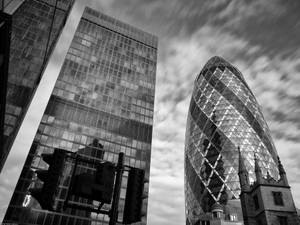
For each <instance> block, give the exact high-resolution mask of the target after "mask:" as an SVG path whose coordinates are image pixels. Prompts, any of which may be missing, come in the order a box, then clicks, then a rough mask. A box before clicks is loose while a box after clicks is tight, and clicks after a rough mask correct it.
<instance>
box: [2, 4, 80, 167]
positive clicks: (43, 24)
mask: <svg viewBox="0 0 300 225" xmlns="http://www.w3.org/2000/svg"><path fill="white" fill-rule="evenodd" d="M73 4H74V0H51V1H49V0H25V1H20V0H10V1H3V2H2V3H1V5H2V7H3V8H4V9H3V10H4V12H5V11H6V9H7V8H16V7H17V8H16V9H14V11H13V13H12V15H11V18H12V27H11V41H10V50H9V51H10V53H9V68H8V73H7V74H3V75H1V76H4V75H5V76H6V77H7V79H6V80H7V83H5V84H4V83H2V84H1V88H2V86H5V88H6V90H7V93H6V95H4V96H6V99H5V101H2V100H1V102H3V106H2V104H1V112H0V113H1V115H3V114H4V117H3V118H4V121H1V126H2V127H1V130H2V131H3V132H1V134H0V135H1V139H0V140H1V143H0V144H1V149H0V172H1V170H2V168H3V165H4V163H5V161H6V158H7V156H8V154H9V151H10V148H11V146H12V144H13V141H14V139H15V137H16V135H17V132H18V130H19V128H20V125H21V123H22V121H23V118H24V116H25V113H26V111H27V109H28V107H29V104H30V102H31V99H32V97H33V95H34V93H35V90H36V88H37V86H38V84H39V81H40V79H41V76H42V74H43V72H44V69H45V67H46V65H47V62H48V60H49V57H50V55H51V53H52V52H53V49H54V47H55V45H56V42H57V40H58V37H59V35H60V34H61V31H62V29H63V27H64V25H65V22H66V19H67V17H68V15H69V13H70V10H71V7H72V6H73ZM8 11H9V10H8ZM1 118H2V116H1Z"/></svg>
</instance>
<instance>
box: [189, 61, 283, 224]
mask: <svg viewBox="0 0 300 225" xmlns="http://www.w3.org/2000/svg"><path fill="white" fill-rule="evenodd" d="M238 148H240V150H241V152H242V155H243V158H244V159H246V161H245V164H246V167H247V169H248V171H249V176H250V180H252V181H253V180H255V174H254V153H256V155H257V157H258V158H259V160H260V162H261V168H262V169H263V174H264V175H266V174H267V173H269V174H270V175H271V176H273V177H274V178H275V179H277V178H278V170H277V152H276V149H275V147H274V144H273V141H272V139H271V137H270V131H269V128H268V126H267V124H266V122H265V120H264V117H263V115H262V112H261V109H260V107H259V105H258V103H257V101H256V99H255V97H254V95H253V93H252V91H251V90H250V88H249V86H248V85H247V83H246V81H245V79H244V78H243V75H242V74H241V72H240V71H238V70H237V69H236V68H235V67H234V66H232V65H231V64H230V63H228V62H226V61H225V60H224V59H222V58H220V57H213V58H211V59H210V60H209V61H208V62H207V63H206V65H205V66H204V68H203V69H202V71H201V72H200V74H199V75H198V76H197V78H196V80H195V83H194V90H193V93H192V99H191V103H190V107H189V111H188V119H187V129H186V139H185V205H186V219H187V220H186V221H187V224H193V223H194V222H193V221H195V220H196V219H197V217H198V216H199V215H200V214H202V213H205V212H209V211H210V210H211V207H212V205H213V204H214V203H216V202H218V203H220V204H222V205H226V204H227V201H228V200H231V199H237V198H239V194H240V184H239V178H238Z"/></svg>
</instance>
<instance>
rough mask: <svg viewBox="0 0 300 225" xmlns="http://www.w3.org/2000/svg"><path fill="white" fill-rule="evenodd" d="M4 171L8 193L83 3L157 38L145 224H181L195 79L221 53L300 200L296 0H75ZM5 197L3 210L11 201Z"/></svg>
mask: <svg viewBox="0 0 300 225" xmlns="http://www.w3.org/2000/svg"><path fill="white" fill-rule="evenodd" d="M77 1H78V2H77V4H76V6H75V7H74V10H73V12H72V14H71V17H70V19H69V21H68V23H67V27H66V30H65V31H64V33H63V35H62V38H61V40H60V42H59V44H58V46H59V48H58V49H56V51H55V54H54V55H53V59H52V61H51V62H50V64H49V66H48V69H47V71H46V73H45V76H44V78H43V80H42V84H41V87H40V88H39V90H38V91H37V94H38V96H39V97H38V98H35V99H34V101H33V105H32V106H31V108H30V110H29V114H28V115H27V117H26V121H25V123H24V125H23V126H22V129H21V131H20V133H19V135H18V138H17V141H16V143H15V145H14V146H13V150H12V154H11V156H10V157H9V161H8V164H7V165H6V166H5V168H4V169H5V171H4V172H3V174H2V175H1V181H0V182H1V183H0V184H1V186H0V202H2V201H3V202H5V201H6V202H7V199H8V198H10V196H9V194H8V193H10V192H9V190H11V189H12V186H13V181H12V180H13V179H15V180H16V176H17V175H16V174H18V173H19V171H20V168H21V167H22V164H23V162H22V160H24V157H25V155H27V152H28V148H29V146H30V145H31V142H32V138H33V136H34V134H35V132H36V129H37V126H38V123H39V120H40V118H41V115H42V112H43V110H44V107H45V106H46V103H47V100H48V98H49V96H50V93H51V91H52V88H53V85H54V82H55V80H56V78H57V75H58V72H59V69H60V66H61V64H62V60H63V58H64V55H65V54H66V50H67V48H68V47H69V44H70V41H71V38H72V35H73V33H74V31H75V28H76V26H77V23H78V21H79V18H80V16H81V14H82V11H83V7H84V5H88V6H90V7H92V8H95V9H98V10H99V11H102V12H104V13H106V14H108V15H111V16H113V17H116V18H118V19H120V20H122V21H124V22H127V23H129V24H132V25H134V26H137V27H139V28H141V29H143V30H145V31H148V32H150V33H153V34H155V35H157V36H158V38H159V46H158V67H157V78H156V97H155V114H154V130H153V140H152V159H151V160H152V161H151V177H150V195H149V208H148V224H149V225H169V224H172V225H182V224H184V223H185V218H184V188H183V186H184V176H183V156H184V137H185V126H186V119H187V111H188V106H189V101H190V98H191V91H192V88H193V81H194V79H195V77H196V75H197V74H198V73H199V72H200V70H201V68H202V67H203V66H204V64H205V63H206V61H207V60H208V59H209V58H210V57H212V56H215V55H219V56H222V57H223V58H224V59H226V60H227V61H229V62H230V63H232V64H233V65H234V66H236V67H237V68H238V69H239V70H240V71H241V72H242V73H243V75H244V77H245V79H246V81H247V83H248V84H249V86H250V88H251V89H252V91H253V93H254V94H255V96H256V98H257V100H258V102H259V103H260V105H261V109H262V111H263V113H264V116H265V119H266V121H267V123H268V125H269V127H270V129H271V132H272V133H271V135H272V137H273V140H274V142H275V145H276V148H277V152H278V154H279V156H280V157H281V160H282V162H283V165H284V166H285V169H286V171H287V175H288V179H289V183H290V185H291V187H292V192H293V195H294V200H295V204H296V206H297V207H300V192H299V191H298V190H299V189H300V173H299V171H300V154H299V151H300V144H299V137H300V118H299V115H300V107H299V106H300V50H299V48H298V46H299V45H300V13H299V12H300V1H298V0H272V1H267V0H256V1H254V0H253V1H252V0H235V1H230V0H206V1H205V0H119V1H117V0H98V1H96V0H94V1H89V0H85V1H83V0H80V1H79V0H77ZM5 207H6V206H5V205H2V214H3V211H4V209H5Z"/></svg>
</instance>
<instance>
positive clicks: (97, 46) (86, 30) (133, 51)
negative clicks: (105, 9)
mask: <svg viewBox="0 0 300 225" xmlns="http://www.w3.org/2000/svg"><path fill="white" fill-rule="evenodd" d="M157 41H158V40H157V37H155V36H153V35H152V34H149V33H146V32H144V31H141V30H139V29H137V28H135V27H132V26H130V25H128V24H126V23H123V22H121V21H119V20H117V19H115V18H112V17H110V16H107V15H105V14H103V13H100V12H97V11H95V10H93V9H91V8H88V7H87V8H86V9H85V11H84V13H83V16H82V18H81V20H80V23H79V26H78V28H77V30H76V32H75V36H74V38H73V41H72V43H71V46H70V48H69V51H68V53H67V56H66V58H65V61H64V64H63V67H62V69H61V71H60V74H59V77H58V80H57V82H56V84H55V87H54V90H53V92H52V95H51V98H50V100H49V103H48V106H47V108H46V111H45V113H44V115H43V118H42V121H41V123H40V125H39V128H38V131H37V133H36V136H35V139H34V144H33V145H32V148H31V150H30V153H29V155H28V157H27V160H26V163H25V167H24V168H23V171H22V174H21V177H20V179H19V181H18V184H17V187H16V189H15V192H14V195H13V198H12V200H11V202H10V205H9V208H8V210H7V212H6V216H5V218H4V222H9V223H19V222H20V221H23V222H24V223H26V222H28V223H29V224H47V225H48V224H53V225H60V224H61V225H66V224H70V225H71V224H74V225H75V224H76V225H77V224H108V221H109V218H108V216H106V215H102V214H99V215H97V214H95V213H90V214H89V213H85V212H83V211H81V212H79V211H78V210H77V211H76V212H75V211H72V210H67V211H63V212H49V211H45V210H42V209H41V208H40V207H39V206H38V204H37V202H36V201H35V200H34V199H33V198H32V197H31V196H30V195H29V192H28V187H29V186H32V184H30V183H31V182H32V170H36V169H38V168H44V167H45V163H44V162H43V160H41V157H40V155H41V154H42V153H49V152H50V153H51V152H53V150H54V148H62V149H65V150H69V151H72V152H78V153H79V154H81V155H84V156H86V157H89V158H91V159H101V158H103V159H104V160H107V161H111V162H114V163H116V162H117V160H118V154H119V153H120V152H124V153H125V162H124V163H125V165H128V166H131V167H135V168H140V169H143V170H145V176H146V180H149V170H150V156H151V140H152V124H153V108H154V91H155V74H156V60H157ZM97 143H98V144H97ZM101 145H103V147H104V153H103V151H102V149H101ZM69 168H70V167H69ZM86 168H87V169H91V168H89V167H86ZM64 176H65V179H63V180H62V181H61V183H60V185H59V193H58V197H57V199H56V204H57V205H58V206H59V205H60V204H62V202H63V201H64V200H65V198H66V191H67V182H65V181H67V180H68V178H70V174H69V173H67V172H66V173H65V175H64ZM127 176H128V173H126V172H125V173H124V175H123V181H122V188H121V196H120V202H119V218H118V220H119V221H122V219H123V210H124V203H125V201H124V199H125V194H126V184H127ZM148 189H149V184H148V183H146V184H145V186H144V196H147V195H148ZM79 202H80V203H81V204H83V205H88V204H91V202H89V201H85V200H84V199H81V200H79ZM147 202H148V200H147V198H145V199H144V200H143V204H142V214H143V215H144V216H143V218H142V220H143V221H142V222H141V224H145V223H146V219H147V218H146V215H147ZM107 207H108V208H109V205H104V208H107ZM17 215H26V216H17ZM29 215H30V216H29ZM26 218H28V219H26ZM24 220H28V221H24Z"/></svg>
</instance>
